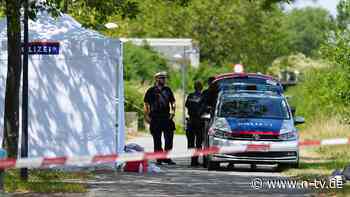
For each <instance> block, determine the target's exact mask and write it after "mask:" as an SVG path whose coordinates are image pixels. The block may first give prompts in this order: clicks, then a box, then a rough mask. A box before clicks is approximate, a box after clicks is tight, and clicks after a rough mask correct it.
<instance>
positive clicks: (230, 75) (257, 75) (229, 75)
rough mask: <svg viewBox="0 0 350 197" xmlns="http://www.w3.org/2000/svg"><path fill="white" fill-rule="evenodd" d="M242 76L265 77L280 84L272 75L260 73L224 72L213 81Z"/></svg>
mask: <svg viewBox="0 0 350 197" xmlns="http://www.w3.org/2000/svg"><path fill="white" fill-rule="evenodd" d="M240 77H254V78H260V79H265V80H272V81H275V82H277V83H279V84H280V82H279V81H278V80H277V79H275V78H273V77H272V76H269V75H263V74H259V73H234V72H232V73H224V74H220V75H217V76H216V77H215V79H214V81H213V83H215V82H217V81H220V80H222V79H229V78H240Z"/></svg>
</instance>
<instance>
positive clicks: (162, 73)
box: [154, 71, 168, 78]
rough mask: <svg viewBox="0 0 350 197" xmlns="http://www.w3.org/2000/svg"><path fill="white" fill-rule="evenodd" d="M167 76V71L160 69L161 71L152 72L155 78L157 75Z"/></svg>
mask: <svg viewBox="0 0 350 197" xmlns="http://www.w3.org/2000/svg"><path fill="white" fill-rule="evenodd" d="M167 76H168V73H167V72H166V71H162V72H157V73H156V74H154V77H155V78H158V77H167Z"/></svg>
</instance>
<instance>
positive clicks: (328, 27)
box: [283, 7, 335, 56]
mask: <svg viewBox="0 0 350 197" xmlns="http://www.w3.org/2000/svg"><path fill="white" fill-rule="evenodd" d="M283 24H284V26H285V28H286V32H287V39H288V43H289V45H290V50H291V52H294V53H296V52H301V53H303V54H305V55H306V56H316V55H317V52H318V50H319V48H320V46H321V44H323V43H325V42H326V41H327V39H328V37H329V34H330V32H332V31H333V30H334V29H335V25H334V19H333V18H332V17H331V15H330V14H329V12H328V11H327V10H325V9H323V8H312V7H306V8H302V9H294V10H292V11H291V12H290V13H288V14H287V15H286V17H285V21H284V22H283Z"/></svg>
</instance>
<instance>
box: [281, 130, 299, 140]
mask: <svg viewBox="0 0 350 197" xmlns="http://www.w3.org/2000/svg"><path fill="white" fill-rule="evenodd" d="M279 138H280V140H284V141H290V140H296V139H298V134H297V132H296V131H290V132H288V133H283V134H280V136H279Z"/></svg>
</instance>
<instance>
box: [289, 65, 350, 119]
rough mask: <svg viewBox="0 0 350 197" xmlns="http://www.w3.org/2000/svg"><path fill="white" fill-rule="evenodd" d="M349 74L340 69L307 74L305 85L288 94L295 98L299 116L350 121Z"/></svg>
mask: <svg viewBox="0 0 350 197" xmlns="http://www.w3.org/2000/svg"><path fill="white" fill-rule="evenodd" d="M348 84H349V80H348V79H347V73H346V72H344V70H343V69H342V68H341V67H340V66H337V67H333V68H332V67H328V68H321V69H310V70H308V71H306V72H305V73H304V77H303V79H302V82H301V84H299V85H298V86H295V87H292V88H290V89H289V90H288V91H287V94H288V95H292V96H293V99H292V100H291V105H293V106H296V107H297V114H300V115H302V116H304V117H305V118H306V119H313V118H317V117H319V116H321V115H325V116H329V117H330V116H334V115H342V118H343V120H345V121H348V117H349V114H350V113H349V112H350V106H349V97H348V93H349V91H350V87H349V85H348Z"/></svg>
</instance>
